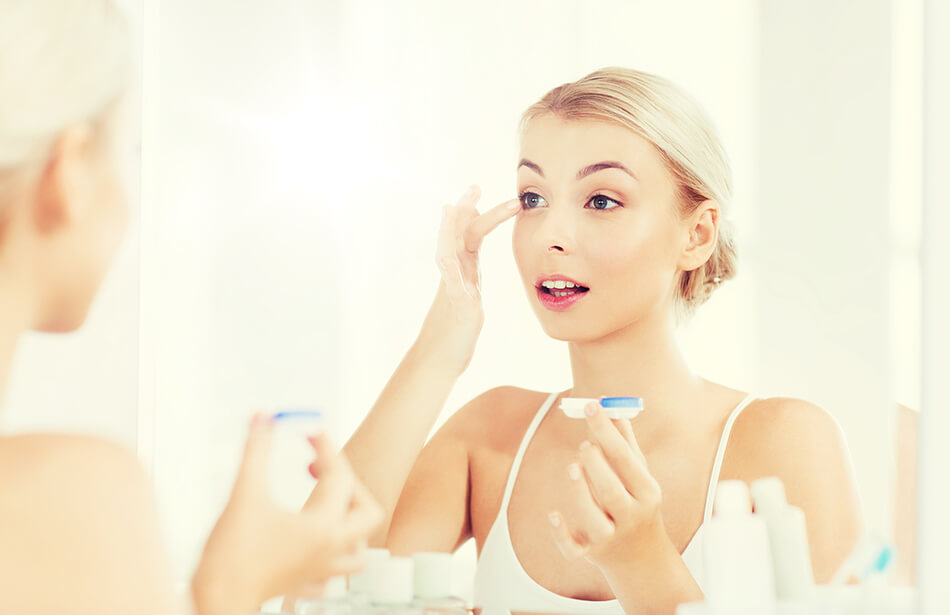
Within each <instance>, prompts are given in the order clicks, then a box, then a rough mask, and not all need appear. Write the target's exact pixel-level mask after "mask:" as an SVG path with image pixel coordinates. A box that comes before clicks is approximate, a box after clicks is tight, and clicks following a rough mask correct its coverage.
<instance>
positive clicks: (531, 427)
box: [499, 392, 558, 513]
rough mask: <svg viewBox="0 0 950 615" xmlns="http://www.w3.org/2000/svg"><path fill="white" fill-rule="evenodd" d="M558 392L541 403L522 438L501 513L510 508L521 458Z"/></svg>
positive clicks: (513, 462) (509, 474) (509, 472)
mask: <svg viewBox="0 0 950 615" xmlns="http://www.w3.org/2000/svg"><path fill="white" fill-rule="evenodd" d="M557 396H558V394H557V393H556V392H555V393H551V394H550V395H549V396H548V398H547V399H546V400H545V401H544V403H543V404H542V405H541V408H540V409H539V410H538V412H537V414H535V415H534V418H533V419H532V420H531V424H530V425H528V429H527V431H525V432H524V437H523V438H522V439H521V445H520V446H519V447H518V452H517V453H515V459H514V461H512V462H511V470H509V471H508V482H507V483H506V484H505V495H504V498H503V499H502V500H501V510H500V511H499V513H504V512H506V511H507V510H508V502H509V501H510V500H511V492H512V490H513V489H514V487H515V479H517V478H518V470H520V469H521V460H522V459H524V452H525V450H527V448H528V444H529V443H530V442H531V438H532V437H534V432H535V431H537V430H538V425H540V424H541V421H542V420H543V419H544V417H545V416H546V415H547V413H548V410H550V409H551V405H552V404H553V403H554V400H555V399H557Z"/></svg>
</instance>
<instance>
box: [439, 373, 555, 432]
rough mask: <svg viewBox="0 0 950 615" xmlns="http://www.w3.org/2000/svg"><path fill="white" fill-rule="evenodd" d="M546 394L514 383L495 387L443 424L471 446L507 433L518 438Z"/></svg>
mask: <svg viewBox="0 0 950 615" xmlns="http://www.w3.org/2000/svg"><path fill="white" fill-rule="evenodd" d="M548 395H549V393H543V392H540V391H532V390H529V389H522V388H519V387H514V386H501V387H495V388H493V389H489V390H488V391H485V392H484V393H482V394H481V395H479V396H478V397H475V398H474V399H472V400H471V401H470V402H468V403H467V404H465V405H464V406H462V407H461V408H460V409H459V410H458V412H456V413H455V414H454V415H452V418H450V419H449V420H448V421H447V422H446V425H445V427H446V429H447V430H448V431H450V432H452V433H454V434H456V435H457V436H459V437H463V438H464V440H465V441H466V442H468V443H470V444H475V445H478V444H490V443H498V442H500V441H504V440H507V439H509V438H510V437H511V436H517V437H518V438H519V439H520V435H521V433H523V432H524V430H525V429H526V428H527V426H528V423H530V422H531V419H532V418H533V417H534V415H535V413H536V412H537V411H538V409H539V408H540V407H541V405H542V404H543V403H544V400H545V399H547V397H548Z"/></svg>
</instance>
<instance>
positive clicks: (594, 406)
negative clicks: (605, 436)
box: [584, 401, 600, 416]
mask: <svg viewBox="0 0 950 615" xmlns="http://www.w3.org/2000/svg"><path fill="white" fill-rule="evenodd" d="M599 408H600V402H597V401H592V402H590V403H589V404H587V405H586V406H584V414H586V415H587V416H594V415H595V414H597V410H598V409H599Z"/></svg>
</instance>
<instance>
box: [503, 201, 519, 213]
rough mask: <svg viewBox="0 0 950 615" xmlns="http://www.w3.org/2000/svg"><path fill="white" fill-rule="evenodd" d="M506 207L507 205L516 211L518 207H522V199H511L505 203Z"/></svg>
mask: <svg viewBox="0 0 950 615" xmlns="http://www.w3.org/2000/svg"><path fill="white" fill-rule="evenodd" d="M505 207H507V208H508V209H510V210H511V211H514V210H516V209H521V199H512V200H510V201H508V202H507V203H505Z"/></svg>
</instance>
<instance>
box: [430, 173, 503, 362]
mask: <svg viewBox="0 0 950 615" xmlns="http://www.w3.org/2000/svg"><path fill="white" fill-rule="evenodd" d="M480 194H481V192H480V191H479V189H478V187H477V186H471V187H470V188H469V189H468V190H466V192H465V194H463V195H462V198H460V199H459V201H458V203H457V204H456V205H455V206H451V205H446V206H445V207H444V209H443V214H442V224H441V226H440V228H439V241H438V248H437V249H436V259H435V260H436V264H437V265H438V267H439V271H440V273H441V274H442V280H441V283H440V284H439V290H438V292H437V294H436V298H435V301H434V302H433V305H432V308H431V309H430V310H429V314H428V316H427V317H426V322H425V323H424V324H423V328H422V333H420V336H419V337H420V342H422V343H423V344H425V345H426V348H427V349H429V350H432V349H437V351H438V352H440V353H443V354H444V358H445V360H446V361H447V364H448V365H449V366H450V367H451V369H452V370H453V371H455V372H456V373H458V374H460V373H462V372H463V371H465V368H466V367H468V364H469V362H470V361H471V358H472V354H473V353H474V351H475V342H476V341H477V339H478V335H479V333H480V332H481V328H482V324H483V322H484V311H483V309H482V300H481V276H480V272H479V266H478V255H479V249H480V248H481V245H482V241H483V240H484V238H485V236H486V235H488V233H490V232H491V231H493V230H494V229H496V228H497V227H498V226H499V225H500V224H501V223H502V222H504V221H505V220H507V219H509V218H512V217H514V216H515V215H516V214H517V213H518V212H519V211H520V210H521V203H520V201H519V200H518V199H512V200H510V201H506V202H504V203H502V204H500V205H497V206H495V207H494V208H492V209H490V210H488V211H487V212H485V213H484V214H479V213H478V210H477V209H476V208H475V204H476V203H477V202H478V199H479V196H480Z"/></svg>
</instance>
